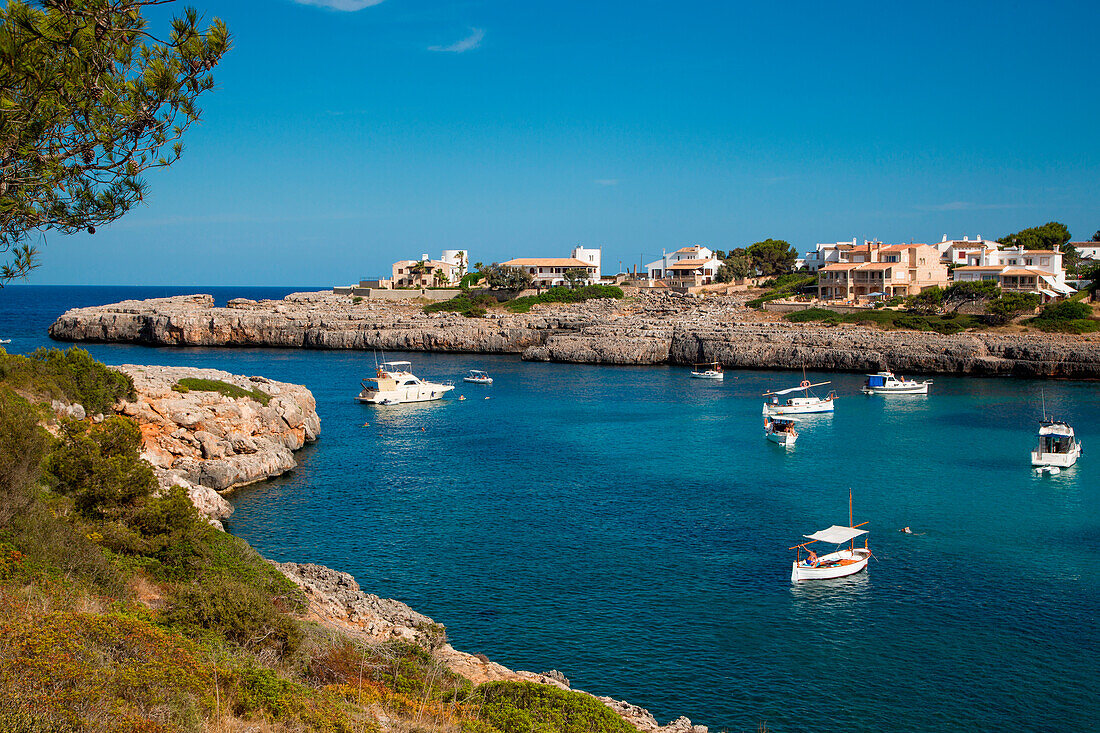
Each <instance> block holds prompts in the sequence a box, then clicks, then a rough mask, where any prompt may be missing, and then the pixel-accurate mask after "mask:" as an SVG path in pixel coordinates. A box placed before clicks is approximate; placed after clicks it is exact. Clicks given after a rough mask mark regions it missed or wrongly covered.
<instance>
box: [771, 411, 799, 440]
mask: <svg viewBox="0 0 1100 733" xmlns="http://www.w3.org/2000/svg"><path fill="white" fill-rule="evenodd" d="M794 422H795V421H794V418H793V417H773V416H772V415H765V416H764V437H765V438H767V439H768V440H770V441H771V442H773V443H776V444H778V445H781V446H783V447H784V448H790V447H791V446H793V445H794V443H795V441H796V440H798V431H797V430H795V428H794Z"/></svg>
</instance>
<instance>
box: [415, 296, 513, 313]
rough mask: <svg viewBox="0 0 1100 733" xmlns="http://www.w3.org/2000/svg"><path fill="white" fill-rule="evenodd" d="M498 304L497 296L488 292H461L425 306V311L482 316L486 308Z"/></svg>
mask: <svg viewBox="0 0 1100 733" xmlns="http://www.w3.org/2000/svg"><path fill="white" fill-rule="evenodd" d="M496 304H497V299H496V297H494V296H492V295H490V294H488V293H461V294H459V295H456V296H455V297H453V298H451V299H450V300H441V301H439V302H436V303H429V304H428V305H426V306H424V312H425V313H441V312H452V313H461V314H462V315H464V316H466V317H467V318H481V317H483V316H484V315H485V314H486V313H487V310H486V308H487V307H489V306H493V305H496Z"/></svg>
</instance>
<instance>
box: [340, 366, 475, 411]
mask: <svg viewBox="0 0 1100 733" xmlns="http://www.w3.org/2000/svg"><path fill="white" fill-rule="evenodd" d="M411 369H412V362H409V361H387V362H383V363H382V364H380V365H379V366H378V367H377V369H376V372H375V375H374V376H373V377H371V378H369V379H364V380H363V390H362V391H361V392H360V393H359V396H358V397H356V398H355V399H357V400H359V401H360V402H366V403H368V404H372V405H400V404H403V403H406V402H430V401H431V400H438V399H441V398H442V397H443V395H445V394H447V393H448V392H450V391H451V390H452V389H454V388H455V387H454V385H453V384H446V383H443V384H441V383H437V382H425V381H423V380H422V379H420V377H417V376H416V375H415V374H413V373H412V371H410V370H411Z"/></svg>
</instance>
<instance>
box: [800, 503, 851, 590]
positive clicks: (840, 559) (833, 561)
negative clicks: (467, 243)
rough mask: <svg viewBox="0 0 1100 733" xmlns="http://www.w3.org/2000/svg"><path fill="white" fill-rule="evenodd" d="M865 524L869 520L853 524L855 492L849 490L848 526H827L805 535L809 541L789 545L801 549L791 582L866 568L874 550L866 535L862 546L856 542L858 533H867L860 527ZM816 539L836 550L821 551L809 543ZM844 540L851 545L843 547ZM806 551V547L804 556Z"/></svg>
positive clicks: (843, 573) (832, 575) (816, 578)
mask: <svg viewBox="0 0 1100 733" xmlns="http://www.w3.org/2000/svg"><path fill="white" fill-rule="evenodd" d="M865 524H868V522H861V523H860V524H856V525H852V495H851V493H850V492H849V494H848V526H841V525H837V524H834V525H833V526H831V527H829V528H828V529H823V530H821V531H819V532H814V533H813V534H806V535H802V536H803V537H805V538H806V539H808V540H809V542H803V543H802V544H801V545H795V546H794V547H791V548H790V549H792V550H796V551H797V553H798V555H797V557H796V559H795V561H794V562H793V563H792V564H791V582H792V583H797V582H799V581H802V580H829V579H832V578H843V577H845V576H847V575H855V574H856V573H858V572H860V571H861V570H865V569H866V568H867V561H868V560H870V559H871V550H870V548H869V547H868V546H867V538H866V537H864V540H863V547H856V544H855V541H856V537H859V536H861V535H866V534H867V530H865V529H859V528H860V527H862V526H863V525H865ZM815 542H822V543H824V544H826V545H834V546H835V547H836V549H835V550H834V551H833V552H830V553H827V554H824V555H818V554H817V553H816V552H815V551H814V550H812V549H810V547H809V545H812V544H814V543H815ZM845 544H847V545H848V547H842V545H845ZM803 551H805V556H803Z"/></svg>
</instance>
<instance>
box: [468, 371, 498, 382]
mask: <svg viewBox="0 0 1100 733" xmlns="http://www.w3.org/2000/svg"><path fill="white" fill-rule="evenodd" d="M462 381H463V382H469V383H470V384H492V383H493V378H492V377H490V376H489V375H488V374H487V373H485V372H483V371H480V370H478V369H471V370H470V371H468V372H466V376H465V377H463V378H462Z"/></svg>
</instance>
